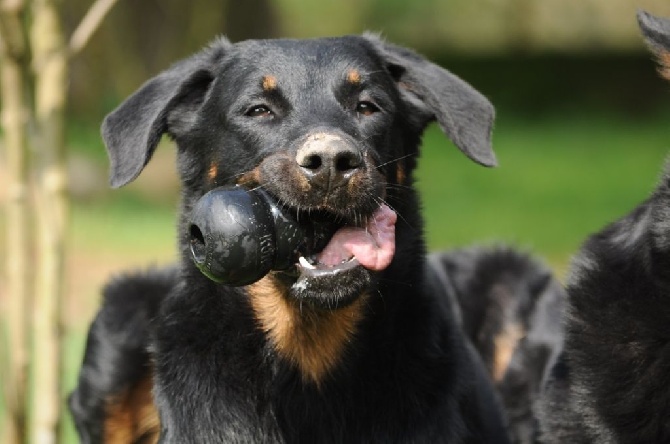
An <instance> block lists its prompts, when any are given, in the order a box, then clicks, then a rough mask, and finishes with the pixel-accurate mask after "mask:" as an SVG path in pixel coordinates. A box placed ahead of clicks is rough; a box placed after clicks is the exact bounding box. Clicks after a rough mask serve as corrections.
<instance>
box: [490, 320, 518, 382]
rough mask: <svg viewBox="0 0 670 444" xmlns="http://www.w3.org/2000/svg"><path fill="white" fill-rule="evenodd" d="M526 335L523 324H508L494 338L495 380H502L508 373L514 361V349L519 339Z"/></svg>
mask: <svg viewBox="0 0 670 444" xmlns="http://www.w3.org/2000/svg"><path fill="white" fill-rule="evenodd" d="M524 336H525V332H524V328H523V327H522V326H521V325H518V324H513V325H508V326H506V328H505V329H504V330H503V331H502V332H500V333H499V334H498V335H496V337H495V338H493V343H494V346H495V355H494V356H493V369H492V370H493V380H494V381H495V382H501V381H502V380H503V378H504V377H505V373H507V368H508V367H509V364H510V362H511V361H512V356H513V355H514V350H516V347H517V345H518V344H519V341H520V340H521V339H522V338H523V337H524Z"/></svg>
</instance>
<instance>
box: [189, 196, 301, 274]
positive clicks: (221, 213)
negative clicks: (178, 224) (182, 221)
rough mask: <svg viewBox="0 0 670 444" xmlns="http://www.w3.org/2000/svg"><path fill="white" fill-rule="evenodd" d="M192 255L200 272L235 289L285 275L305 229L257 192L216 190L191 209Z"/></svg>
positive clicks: (203, 197)
mask: <svg viewBox="0 0 670 444" xmlns="http://www.w3.org/2000/svg"><path fill="white" fill-rule="evenodd" d="M190 238H191V253H192V255H193V261H194V262H195V265H196V266H197V267H198V268H199V269H200V271H201V272H202V273H203V274H205V275H206V276H207V277H209V278H210V279H212V280H213V281H216V282H221V283H224V284H228V285H233V286H241V285H248V284H251V283H253V282H256V281H258V280H259V279H261V278H262V277H263V276H265V275H266V274H267V273H268V272H269V271H270V270H286V269H288V268H290V267H291V266H292V265H293V264H294V263H295V259H296V258H297V255H298V249H299V248H300V247H301V246H302V245H303V244H304V240H305V238H306V233H305V229H304V228H303V227H301V226H300V225H299V224H298V223H297V222H296V220H295V219H294V218H293V216H292V215H291V214H288V213H287V212H286V211H283V210H282V209H281V208H280V207H279V205H278V204H277V202H276V201H275V200H274V199H272V198H271V197H270V196H269V195H268V194H267V193H266V192H264V191H263V190H261V189H255V190H247V189H244V188H242V187H240V186H228V187H219V188H215V189H213V190H211V191H209V192H208V193H207V194H205V195H204V196H202V197H201V198H200V200H198V202H197V203H196V204H195V206H194V207H193V212H192V214H191V224H190Z"/></svg>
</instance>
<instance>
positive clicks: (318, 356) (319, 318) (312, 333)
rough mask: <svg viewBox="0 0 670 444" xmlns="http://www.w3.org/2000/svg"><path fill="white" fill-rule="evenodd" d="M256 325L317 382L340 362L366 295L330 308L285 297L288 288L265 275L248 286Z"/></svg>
mask: <svg viewBox="0 0 670 444" xmlns="http://www.w3.org/2000/svg"><path fill="white" fill-rule="evenodd" d="M248 294H249V301H250V304H251V308H252V310H253V312H254V316H255V317H256V319H257V321H258V324H259V327H260V328H261V329H262V330H263V332H265V334H266V335H267V337H268V340H269V341H270V342H271V344H272V346H273V347H274V348H275V350H276V351H277V353H278V354H279V355H280V356H281V357H282V358H283V359H286V360H287V361H289V362H290V363H291V365H294V366H296V367H297V368H298V370H299V371H300V373H301V375H302V378H303V380H304V381H305V382H311V383H313V384H316V385H317V386H319V385H320V384H321V381H322V380H323V379H324V377H326V376H327V375H328V373H329V372H331V371H332V370H333V369H334V367H335V366H336V365H337V364H338V363H339V362H340V360H341V358H342V355H343V354H344V353H345V349H346V346H347V344H348V343H349V342H351V339H352V337H353V336H354V335H355V333H356V328H357V326H358V324H359V322H360V321H361V320H362V318H363V317H364V311H365V301H366V298H367V295H361V296H360V297H359V298H358V299H357V300H355V301H354V302H353V303H351V304H350V305H348V306H347V307H343V308H340V309H337V310H334V311H328V310H322V309H317V308H314V307H312V306H310V305H309V304H300V303H299V302H297V301H293V300H290V299H289V296H288V289H287V288H286V287H285V286H284V285H283V284H281V283H280V282H278V280H277V279H274V278H273V277H272V276H266V277H265V278H263V279H261V280H260V281H258V282H256V283H254V284H252V285H250V286H249V288H248Z"/></svg>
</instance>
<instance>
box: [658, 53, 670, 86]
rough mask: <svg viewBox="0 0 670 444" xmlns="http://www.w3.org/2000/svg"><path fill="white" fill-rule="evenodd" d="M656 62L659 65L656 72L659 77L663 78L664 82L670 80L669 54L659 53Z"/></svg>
mask: <svg viewBox="0 0 670 444" xmlns="http://www.w3.org/2000/svg"><path fill="white" fill-rule="evenodd" d="M658 62H659V64H660V65H661V66H659V68H658V72H659V73H660V74H661V77H663V78H664V79H665V80H670V52H668V51H661V52H659V53H658Z"/></svg>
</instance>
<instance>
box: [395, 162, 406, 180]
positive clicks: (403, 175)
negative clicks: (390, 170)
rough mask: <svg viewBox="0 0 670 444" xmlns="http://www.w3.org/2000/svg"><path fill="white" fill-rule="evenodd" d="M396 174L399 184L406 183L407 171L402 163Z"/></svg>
mask: <svg viewBox="0 0 670 444" xmlns="http://www.w3.org/2000/svg"><path fill="white" fill-rule="evenodd" d="M395 174H396V181H397V182H398V185H404V184H405V180H407V173H405V167H404V166H403V164H402V163H399V164H398V166H397V169H396V172H395Z"/></svg>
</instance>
